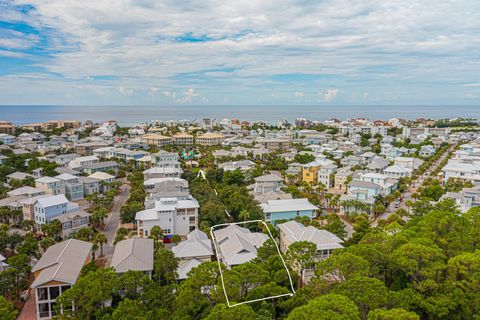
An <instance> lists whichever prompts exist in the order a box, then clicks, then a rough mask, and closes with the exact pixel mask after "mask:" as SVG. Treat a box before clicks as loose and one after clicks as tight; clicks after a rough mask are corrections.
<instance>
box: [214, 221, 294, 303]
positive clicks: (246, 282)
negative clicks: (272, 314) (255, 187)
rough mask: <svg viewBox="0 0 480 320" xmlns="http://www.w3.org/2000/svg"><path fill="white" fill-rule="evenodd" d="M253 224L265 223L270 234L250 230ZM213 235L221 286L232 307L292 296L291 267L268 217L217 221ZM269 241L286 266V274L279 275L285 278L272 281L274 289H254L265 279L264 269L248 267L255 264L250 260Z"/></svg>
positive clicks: (264, 225)
mask: <svg viewBox="0 0 480 320" xmlns="http://www.w3.org/2000/svg"><path fill="white" fill-rule="evenodd" d="M253 226H254V227H256V228H258V227H259V226H263V227H264V228H265V230H267V234H265V233H259V232H251V231H250V230H249V229H247V227H253ZM210 235H211V238H212V240H213V244H214V247H215V253H216V256H217V261H218V268H219V271H220V280H221V284H222V289H223V292H224V294H225V299H226V301H227V305H228V306H229V307H235V306H238V305H242V304H247V303H255V302H260V301H264V300H271V299H277V298H282V297H291V296H293V295H294V294H295V289H294V286H293V280H292V276H291V274H290V271H289V270H288V268H287V265H286V263H285V260H284V258H283V256H282V254H281V252H280V248H279V246H278V243H277V242H276V241H275V238H274V237H273V235H272V233H271V231H270V229H269V227H268V225H267V224H266V223H265V221H263V220H252V221H245V222H237V223H225V224H218V225H215V226H213V227H211V228H210ZM269 241H271V242H269ZM267 242H268V244H270V246H271V247H270V250H271V254H272V255H278V258H279V259H278V260H277V259H274V260H275V261H277V262H278V263H281V264H282V265H283V268H284V270H285V273H284V274H283V271H282V272H281V273H282V274H280V275H279V278H281V279H283V282H282V285H280V284H278V283H273V282H272V283H269V285H270V286H271V287H274V289H272V290H270V291H269V293H268V294H266V293H264V292H263V291H261V290H257V291H255V289H257V288H258V287H259V283H260V282H261V281H262V280H261V278H262V276H261V272H258V273H255V272H254V271H253V270H250V269H249V267H250V266H252V267H253V265H252V264H251V261H252V260H254V259H255V258H256V257H257V249H258V248H260V247H262V246H263V245H264V244H266V243H267ZM272 244H273V245H272ZM277 265H279V264H277ZM279 268H280V269H281V267H279ZM261 271H264V270H261ZM230 275H233V276H230ZM267 291H268V290H267ZM242 300H243V301H242Z"/></svg>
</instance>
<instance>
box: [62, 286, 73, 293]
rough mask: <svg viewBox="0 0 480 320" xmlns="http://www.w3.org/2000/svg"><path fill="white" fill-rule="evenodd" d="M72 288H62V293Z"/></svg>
mask: <svg viewBox="0 0 480 320" xmlns="http://www.w3.org/2000/svg"><path fill="white" fill-rule="evenodd" d="M70 287H71V286H62V293H64V292H65V291H67V290H68V289H70Z"/></svg>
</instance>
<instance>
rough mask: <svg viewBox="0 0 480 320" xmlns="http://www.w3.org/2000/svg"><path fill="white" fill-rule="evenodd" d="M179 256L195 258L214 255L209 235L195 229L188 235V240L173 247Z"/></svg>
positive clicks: (173, 250)
mask: <svg viewBox="0 0 480 320" xmlns="http://www.w3.org/2000/svg"><path fill="white" fill-rule="evenodd" d="M172 252H173V253H174V254H175V256H176V257H178V258H195V257H203V256H211V255H213V250H212V242H211V241H210V239H208V237H207V235H206V234H205V233H204V232H202V231H200V230H198V229H195V230H194V231H192V232H190V233H189V234H188V235H187V240H186V241H182V242H180V243H179V244H178V245H177V246H175V247H173V248H172Z"/></svg>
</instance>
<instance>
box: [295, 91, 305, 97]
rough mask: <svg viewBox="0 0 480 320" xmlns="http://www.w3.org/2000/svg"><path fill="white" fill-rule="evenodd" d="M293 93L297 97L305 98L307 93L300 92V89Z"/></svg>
mask: <svg viewBox="0 0 480 320" xmlns="http://www.w3.org/2000/svg"><path fill="white" fill-rule="evenodd" d="M293 95H294V96H295V97H297V98H303V97H304V95H305V94H304V93H303V92H300V91H295V93H294V94H293Z"/></svg>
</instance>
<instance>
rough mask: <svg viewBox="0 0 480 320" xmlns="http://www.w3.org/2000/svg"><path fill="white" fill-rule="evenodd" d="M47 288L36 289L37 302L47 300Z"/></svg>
mask: <svg viewBox="0 0 480 320" xmlns="http://www.w3.org/2000/svg"><path fill="white" fill-rule="evenodd" d="M47 290H48V288H38V289H37V300H38V301H42V300H48V292H47Z"/></svg>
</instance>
